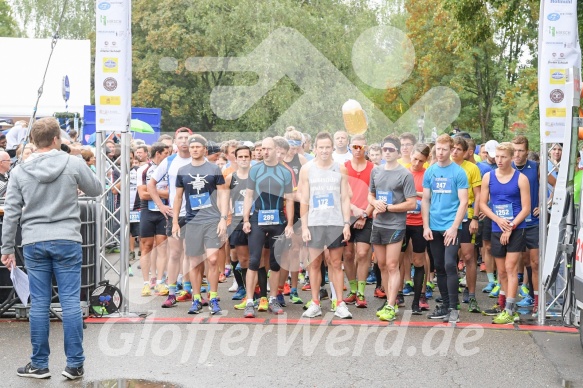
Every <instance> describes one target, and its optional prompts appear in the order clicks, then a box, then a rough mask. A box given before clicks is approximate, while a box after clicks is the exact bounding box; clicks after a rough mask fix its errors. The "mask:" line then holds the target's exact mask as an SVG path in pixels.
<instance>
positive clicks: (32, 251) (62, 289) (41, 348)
mask: <svg viewBox="0 0 583 388" xmlns="http://www.w3.org/2000/svg"><path fill="white" fill-rule="evenodd" d="M23 251H24V260H25V264H26V270H27V272H28V278H29V282H30V298H31V307H30V341H31V343H32V356H31V357H30V360H31V363H32V366H33V367H35V368H48V367H49V354H50V348H49V307H50V304H51V298H52V277H53V274H54V275H55V279H56V280H57V286H58V287H59V301H60V303H61V307H62V309H63V331H64V340H65V341H64V342H65V355H66V356H67V366H68V367H71V368H78V367H81V366H83V362H84V361H85V355H84V354H83V314H82V312H81V304H80V294H81V262H82V261H83V254H82V252H81V244H80V243H78V242H74V241H69V240H53V241H43V242H38V243H33V244H27V245H25V246H24V247H23Z"/></svg>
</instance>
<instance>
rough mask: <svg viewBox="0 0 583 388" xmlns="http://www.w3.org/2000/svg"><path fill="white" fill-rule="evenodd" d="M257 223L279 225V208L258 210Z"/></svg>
mask: <svg viewBox="0 0 583 388" xmlns="http://www.w3.org/2000/svg"><path fill="white" fill-rule="evenodd" d="M258 216H259V217H258V218H257V219H258V222H257V224H258V225H279V210H259V215H258Z"/></svg>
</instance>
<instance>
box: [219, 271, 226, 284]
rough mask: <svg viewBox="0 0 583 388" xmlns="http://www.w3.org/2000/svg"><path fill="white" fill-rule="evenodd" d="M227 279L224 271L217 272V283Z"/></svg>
mask: <svg viewBox="0 0 583 388" xmlns="http://www.w3.org/2000/svg"><path fill="white" fill-rule="evenodd" d="M226 281H227V277H226V276H225V274H224V273H220V274H219V283H225V282H226Z"/></svg>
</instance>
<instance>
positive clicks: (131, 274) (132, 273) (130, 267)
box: [128, 265, 134, 278]
mask: <svg viewBox="0 0 583 388" xmlns="http://www.w3.org/2000/svg"><path fill="white" fill-rule="evenodd" d="M128 276H129V277H131V278H133V277H134V270H133V269H132V266H131V265H130V266H129V267H128Z"/></svg>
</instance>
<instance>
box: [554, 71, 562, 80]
mask: <svg viewBox="0 0 583 388" xmlns="http://www.w3.org/2000/svg"><path fill="white" fill-rule="evenodd" d="M551 77H552V78H553V79H556V80H561V79H563V78H565V74H563V72H561V71H555V72H554V73H553V74H551Z"/></svg>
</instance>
